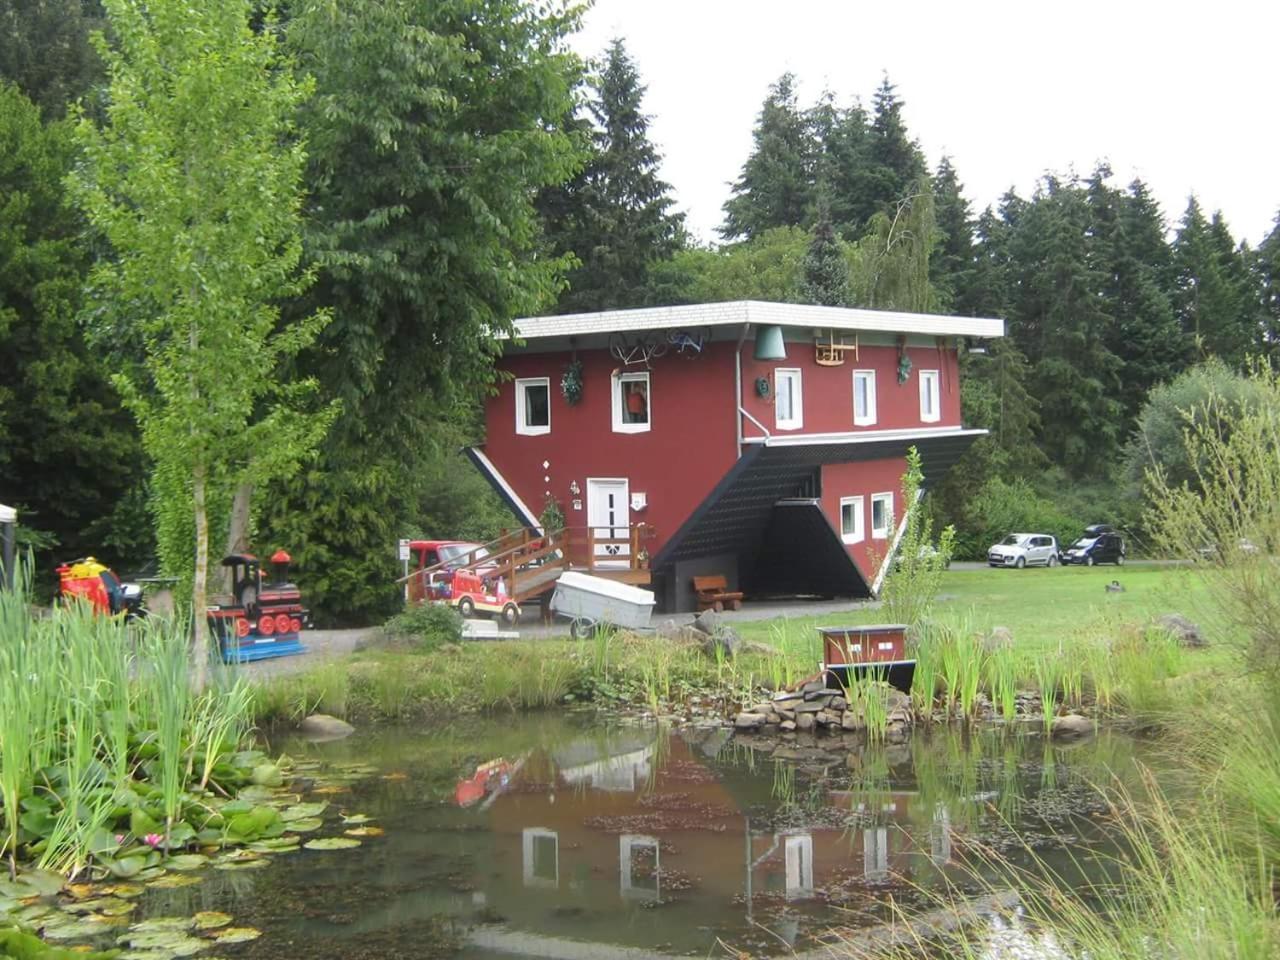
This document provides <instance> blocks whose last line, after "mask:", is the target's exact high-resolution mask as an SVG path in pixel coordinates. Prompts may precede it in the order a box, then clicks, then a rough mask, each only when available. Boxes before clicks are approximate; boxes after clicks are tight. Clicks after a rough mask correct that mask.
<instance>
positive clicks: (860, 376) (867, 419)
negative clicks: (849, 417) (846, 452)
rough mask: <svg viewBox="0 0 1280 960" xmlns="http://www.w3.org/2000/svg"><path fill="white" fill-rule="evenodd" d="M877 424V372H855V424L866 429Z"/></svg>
mask: <svg viewBox="0 0 1280 960" xmlns="http://www.w3.org/2000/svg"><path fill="white" fill-rule="evenodd" d="M875 422H876V372H875V371H874V370H855V371H853V424H854V426H857V427H866V426H870V425H871V424H873V423H875Z"/></svg>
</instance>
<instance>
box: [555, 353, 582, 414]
mask: <svg viewBox="0 0 1280 960" xmlns="http://www.w3.org/2000/svg"><path fill="white" fill-rule="evenodd" d="M560 392H561V393H563V394H564V399H565V401H566V402H567V403H568V404H569V406H571V407H574V406H577V405H578V401H580V400H581V399H582V361H581V360H574V361H572V362H570V364H569V366H567V367H565V370H564V375H563V376H562V377H561V378H560Z"/></svg>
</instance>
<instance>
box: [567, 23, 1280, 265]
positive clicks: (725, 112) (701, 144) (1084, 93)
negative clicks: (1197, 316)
mask: <svg viewBox="0 0 1280 960" xmlns="http://www.w3.org/2000/svg"><path fill="white" fill-rule="evenodd" d="M614 36H620V37H622V38H623V40H624V41H625V43H626V46H627V50H628V52H629V53H630V54H631V56H632V57H633V58H634V59H635V61H636V64H637V66H638V68H639V70H640V75H641V78H642V80H643V81H644V83H645V84H646V85H647V86H648V94H647V96H646V98H645V111H646V112H647V113H648V114H649V115H650V116H651V117H652V123H651V126H650V133H651V135H652V137H653V139H654V141H655V142H656V143H657V144H658V146H659V148H660V149H661V151H662V153H663V155H664V161H663V167H662V173H663V176H664V178H665V179H666V180H667V181H669V182H670V183H671V184H672V185H673V186H674V187H675V195H676V199H677V203H678V204H679V206H680V207H681V209H683V210H684V211H685V212H686V214H687V219H688V224H689V227H690V229H691V230H692V231H693V233H694V234H695V236H697V237H698V238H699V239H702V240H716V239H718V235H717V234H716V233H715V228H716V227H717V226H718V225H719V224H720V223H721V209H720V207H721V204H722V203H723V202H724V200H725V199H726V198H727V197H728V195H729V187H728V184H729V183H730V182H731V181H732V180H734V179H735V178H736V177H737V176H738V173H739V171H740V170H741V168H742V163H743V161H744V160H745V159H746V157H747V154H748V152H749V151H750V148H751V131H752V128H753V126H754V124H755V120H756V116H757V114H758V113H759V110H760V104H761V102H762V101H763V99H764V96H765V93H766V88H767V87H768V86H769V84H770V83H772V82H773V81H774V80H776V79H777V78H778V76H779V75H781V74H782V73H783V72H784V71H786V70H791V71H793V72H794V73H795V74H796V75H797V77H798V78H799V81H800V86H799V95H800V105H801V106H802V107H807V106H809V105H810V104H812V102H813V101H814V100H815V99H816V98H817V96H818V94H819V93H820V92H821V91H822V89H823V88H824V87H829V88H830V89H831V90H832V91H833V92H834V93H835V95H836V99H837V102H838V103H840V104H841V105H845V104H847V103H848V102H849V100H850V99H851V98H852V97H853V96H858V97H860V98H861V99H862V102H863V105H864V106H866V107H868V108H869V107H870V105H871V95H872V93H873V92H874V91H875V88H876V87H877V86H878V85H879V83H880V78H881V74H882V71H885V70H887V71H888V73H889V79H890V80H891V81H892V82H893V83H894V84H895V85H896V86H897V88H898V96H899V97H900V98H901V99H902V100H904V101H905V108H904V118H905V120H906V123H907V128H908V130H909V131H910V133H911V135H912V136H914V137H916V138H917V139H918V140H919V141H920V144H921V146H922V147H923V149H924V152H925V156H926V158H927V159H928V162H929V166H930V169H933V168H934V167H935V166H936V165H937V162H938V159H939V157H941V155H942V154H943V153H947V154H950V155H951V157H952V158H953V161H954V163H955V166H956V169H957V171H958V172H959V175H960V179H961V181H962V183H963V184H964V188H965V195H966V196H967V197H968V198H969V200H970V202H971V203H972V204H973V207H974V213H975V215H976V214H977V213H978V212H980V211H981V210H982V208H983V207H985V206H986V205H987V204H989V203H994V202H995V201H996V200H997V199H998V198H999V196H1000V195H1001V194H1002V193H1003V192H1004V191H1005V190H1006V189H1008V188H1009V187H1010V186H1014V187H1016V188H1017V189H1018V192H1019V193H1020V194H1022V195H1023V196H1026V195H1028V194H1029V193H1030V191H1031V189H1032V187H1033V185H1034V183H1035V180H1036V178H1037V177H1038V176H1040V174H1042V173H1043V172H1044V171H1046V170H1053V171H1058V172H1066V171H1068V170H1069V169H1071V168H1074V169H1075V170H1076V171H1078V172H1079V173H1081V174H1087V173H1089V172H1090V171H1091V170H1092V169H1093V167H1094V164H1095V162H1096V161H1097V160H1099V159H1105V160H1107V161H1109V162H1110V164H1111V166H1112V168H1113V169H1114V171H1115V174H1116V179H1117V182H1119V183H1121V184H1127V183H1128V182H1129V180H1131V179H1132V178H1133V177H1134V176H1135V175H1137V176H1141V177H1142V178H1143V179H1144V180H1145V181H1146V182H1147V183H1148V185H1149V186H1150V187H1151V189H1152V191H1153V192H1154V194H1155V196H1156V198H1157V199H1158V200H1159V201H1160V204H1161V206H1162V208H1163V211H1164V214H1165V218H1166V220H1167V221H1168V222H1169V223H1170V224H1171V225H1172V224H1173V223H1174V222H1176V220H1177V219H1178V218H1180V217H1181V215H1182V213H1183V211H1184V209H1185V208H1186V201H1187V196H1188V194H1189V193H1191V192H1192V191H1195V193H1196V194H1197V195H1198V197H1199V198H1200V203H1201V206H1203V207H1204V208H1205V209H1206V211H1207V212H1211V211H1213V210H1215V209H1221V210H1222V212H1223V214H1224V215H1225V216H1226V218H1227V222H1228V223H1229V224H1230V226H1231V229H1232V233H1233V234H1234V235H1235V236H1236V238H1237V240H1239V239H1240V238H1242V237H1243V238H1244V239H1247V240H1248V241H1249V242H1250V243H1251V244H1253V245H1256V244H1257V243H1258V242H1259V241H1260V240H1261V239H1262V238H1263V237H1265V236H1266V234H1267V233H1268V232H1269V231H1270V229H1271V225H1272V223H1273V222H1274V219H1275V216H1276V212H1277V210H1278V209H1280V117H1278V116H1277V114H1278V113H1280V109H1278V102H1280V96H1278V95H1280V82H1277V81H1278V75H1277V71H1276V67H1275V65H1276V62H1277V61H1276V44H1277V40H1278V38H1280V3H1276V2H1275V0H1254V2H1248V0H1213V2H1198V3H1188V2H1186V0H1170V2H1165V3H1157V2H1152V3H1140V2H1136V0H1113V2H1111V3H1098V2H1095V0H1077V2H1073V3H1052V4H1050V3H1045V2H1044V0H1021V2H1003V0H1001V2H988V0H967V2H966V0H952V2H937V0H917V2H913V3H909V4H907V3H894V2H892V0H889V2H886V0H880V2H876V3H871V2H867V0H844V2H841V0H786V2H766V0H736V2H735V0H596V2H595V6H594V7H593V9H591V10H590V11H589V12H588V14H587V17H586V21H585V28H584V30H583V31H582V33H581V34H580V35H579V36H578V37H577V38H576V40H575V43H574V45H575V48H576V49H577V50H578V52H579V53H581V54H583V55H586V56H597V55H599V54H600V53H602V52H603V50H604V48H605V46H606V44H607V43H608V41H609V40H610V39H611V38H612V37H614Z"/></svg>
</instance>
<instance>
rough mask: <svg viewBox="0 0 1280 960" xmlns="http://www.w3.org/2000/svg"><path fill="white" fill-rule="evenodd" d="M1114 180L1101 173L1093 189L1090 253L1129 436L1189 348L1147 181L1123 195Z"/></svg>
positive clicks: (1105, 171) (1183, 361)
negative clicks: (1166, 283)
mask: <svg viewBox="0 0 1280 960" xmlns="http://www.w3.org/2000/svg"><path fill="white" fill-rule="evenodd" d="M1110 176H1111V170H1110V169H1109V168H1108V167H1106V166H1105V165H1103V166H1099V167H1098V169H1097V170H1096V171H1095V172H1094V174H1093V176H1092V178H1090V180H1089V183H1088V202H1089V209H1090V213H1091V215H1092V220H1093V223H1092V227H1091V229H1090V243H1089V246H1090V248H1091V259H1092V262H1093V263H1094V265H1095V267H1096V269H1097V271H1098V273H1099V275H1100V276H1101V277H1102V278H1103V283H1102V287H1101V289H1100V291H1099V292H1100V295H1101V296H1102V298H1103V300H1104V302H1105V304H1106V310H1107V312H1108V313H1109V314H1110V315H1111V316H1112V317H1113V318H1114V323H1113V324H1112V325H1111V326H1110V327H1109V334H1108V338H1107V344H1106V346H1107V348H1108V349H1109V350H1110V351H1111V352H1112V353H1114V354H1115V355H1116V356H1117V357H1118V358H1119V360H1120V362H1121V367H1120V382H1119V389H1118V392H1117V393H1116V399H1117V400H1118V401H1119V402H1120V404H1121V407H1122V409H1123V415H1124V419H1125V425H1126V427H1125V429H1126V430H1128V429H1129V427H1130V426H1131V425H1132V424H1133V423H1134V422H1135V420H1136V418H1137V416H1138V412H1139V411H1140V410H1141V408H1142V404H1143V401H1144V400H1145V398H1146V396H1147V393H1148V392H1149V391H1150V390H1151V388H1152V387H1153V386H1155V385H1156V384H1157V383H1161V382H1164V381H1166V380H1169V379H1172V378H1173V377H1174V376H1176V375H1177V374H1178V372H1179V371H1181V370H1182V369H1183V367H1184V366H1185V365H1186V364H1187V362H1188V361H1189V359H1190V349H1189V343H1188V341H1187V340H1186V339H1185V338H1184V337H1183V335H1182V330H1181V328H1180V327H1179V325H1178V322H1177V319H1176V318H1175V317H1174V313H1173V307H1172V305H1171V304H1170V302H1169V298H1168V296H1167V295H1166V293H1165V290H1164V289H1163V285H1162V283H1161V279H1162V277H1167V276H1168V275H1169V267H1168V265H1169V264H1170V263H1171V254H1170V251H1169V247H1168V244H1167V243H1166V242H1165V239H1164V222H1163V218H1162V217H1161V215H1160V209H1159V207H1158V205H1157V204H1156V203H1155V201H1154V200H1153V199H1152V198H1151V196H1150V194H1149V193H1148V192H1147V188H1146V185H1145V184H1143V183H1142V182H1141V181H1140V180H1135V181H1134V182H1133V184H1131V185H1130V187H1129V190H1128V192H1122V191H1120V190H1117V189H1115V188H1114V187H1112V186H1110V185H1109V184H1108V183H1107V180H1108V179H1109V178H1110Z"/></svg>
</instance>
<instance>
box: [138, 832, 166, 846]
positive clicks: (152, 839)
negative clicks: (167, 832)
mask: <svg viewBox="0 0 1280 960" xmlns="http://www.w3.org/2000/svg"><path fill="white" fill-rule="evenodd" d="M163 839H164V837H162V836H160V834H158V833H148V834H147V835H146V836H145V837H143V838H142V842H143V843H145V844H146V845H147V846H149V847H158V846H160V841H162V840H163Z"/></svg>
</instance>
